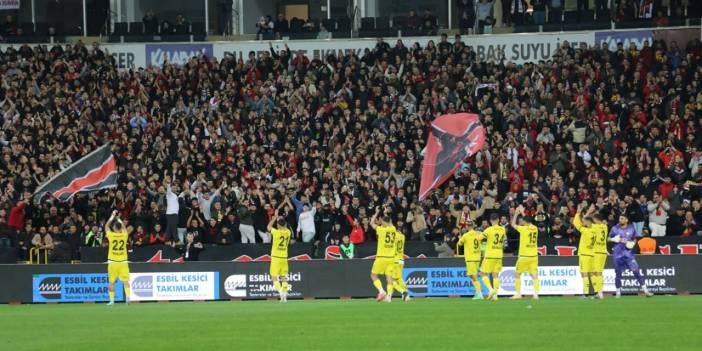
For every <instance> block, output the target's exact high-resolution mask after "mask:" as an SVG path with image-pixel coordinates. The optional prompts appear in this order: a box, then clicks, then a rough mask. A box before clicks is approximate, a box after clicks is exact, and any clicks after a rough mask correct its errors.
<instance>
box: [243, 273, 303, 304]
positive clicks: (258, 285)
mask: <svg viewBox="0 0 702 351" xmlns="http://www.w3.org/2000/svg"><path fill="white" fill-rule="evenodd" d="M287 277H288V297H302V291H301V289H300V286H301V285H302V284H303V276H302V272H290V273H288V275H287ZM246 279H247V280H246V296H247V297H255V298H269V297H278V295H279V294H278V291H277V290H276V289H275V286H274V285H273V278H272V277H271V275H270V274H268V273H261V274H248V275H247V276H246Z"/></svg>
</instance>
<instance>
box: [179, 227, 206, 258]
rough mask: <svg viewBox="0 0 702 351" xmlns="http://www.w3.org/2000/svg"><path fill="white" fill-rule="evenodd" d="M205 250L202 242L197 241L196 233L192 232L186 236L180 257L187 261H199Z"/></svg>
mask: <svg viewBox="0 0 702 351" xmlns="http://www.w3.org/2000/svg"><path fill="white" fill-rule="evenodd" d="M203 249H204V246H203V245H202V242H200V241H199V240H197V238H196V236H195V233H192V232H190V233H188V234H186V236H185V245H183V246H181V247H180V255H181V257H182V258H183V260H185V261H198V260H199V258H200V252H202V250H203Z"/></svg>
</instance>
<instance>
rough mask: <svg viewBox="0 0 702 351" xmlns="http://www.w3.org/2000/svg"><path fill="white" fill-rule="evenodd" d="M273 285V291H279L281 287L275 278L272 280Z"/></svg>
mask: <svg viewBox="0 0 702 351" xmlns="http://www.w3.org/2000/svg"><path fill="white" fill-rule="evenodd" d="M273 286H274V287H275V291H277V292H281V291H282V290H281V287H280V282H279V281H278V280H277V279H276V280H274V281H273Z"/></svg>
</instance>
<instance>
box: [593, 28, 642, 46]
mask: <svg viewBox="0 0 702 351" xmlns="http://www.w3.org/2000/svg"><path fill="white" fill-rule="evenodd" d="M644 41H648V43H649V44H651V43H653V31H650V30H633V31H622V32H595V43H597V44H600V45H602V44H604V43H607V45H608V46H609V50H610V51H616V50H617V44H618V43H622V44H623V45H624V49H625V50H627V49H628V48H629V45H630V44H631V43H633V44H635V45H636V47H637V48H639V49H641V48H642V47H643V44H644Z"/></svg>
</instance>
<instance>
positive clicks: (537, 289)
mask: <svg viewBox="0 0 702 351" xmlns="http://www.w3.org/2000/svg"><path fill="white" fill-rule="evenodd" d="M538 293H539V279H538V278H536V279H534V294H538Z"/></svg>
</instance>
